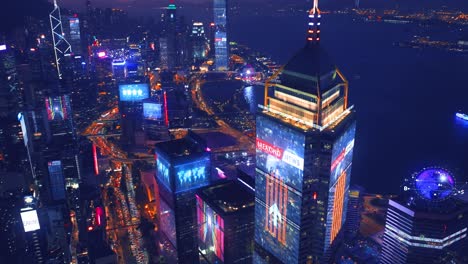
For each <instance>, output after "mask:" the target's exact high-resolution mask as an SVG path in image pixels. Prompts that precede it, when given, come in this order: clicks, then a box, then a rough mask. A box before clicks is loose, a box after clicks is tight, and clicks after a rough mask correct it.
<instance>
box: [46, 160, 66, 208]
mask: <svg viewBox="0 0 468 264" xmlns="http://www.w3.org/2000/svg"><path fill="white" fill-rule="evenodd" d="M48 169H49V181H50V191H51V193H52V199H53V200H55V201H57V200H63V199H65V179H64V176H63V171H62V162H61V161H60V160H56V161H51V162H49V163H48Z"/></svg>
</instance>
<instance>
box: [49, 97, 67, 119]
mask: <svg viewBox="0 0 468 264" xmlns="http://www.w3.org/2000/svg"><path fill="white" fill-rule="evenodd" d="M45 105H46V110H47V119H48V120H49V121H52V120H54V121H56V120H66V119H68V118H69V117H70V115H71V106H70V98H69V97H68V95H62V96H53V97H48V98H46V99H45Z"/></svg>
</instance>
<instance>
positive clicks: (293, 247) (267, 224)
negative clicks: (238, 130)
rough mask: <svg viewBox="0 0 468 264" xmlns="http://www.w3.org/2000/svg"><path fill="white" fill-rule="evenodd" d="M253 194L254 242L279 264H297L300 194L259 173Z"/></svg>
mask: <svg viewBox="0 0 468 264" xmlns="http://www.w3.org/2000/svg"><path fill="white" fill-rule="evenodd" d="M255 192H256V198H255V241H256V242H257V243H258V244H260V245H261V246H262V247H263V248H265V249H267V250H268V251H269V252H271V253H272V254H273V255H275V256H276V257H277V258H278V259H280V260H281V261H282V262H284V263H290V262H291V263H297V261H298V252H299V239H300V237H299V224H300V217H301V210H300V208H301V194H300V193H299V192H297V191H296V190H294V189H293V188H291V187H288V186H287V185H286V184H285V182H284V181H283V180H282V179H279V178H276V177H275V176H274V175H269V174H266V173H264V172H262V171H259V170H257V177H256V178H255Z"/></svg>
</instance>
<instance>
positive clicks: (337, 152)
mask: <svg viewBox="0 0 468 264" xmlns="http://www.w3.org/2000/svg"><path fill="white" fill-rule="evenodd" d="M355 133H356V123H353V124H352V125H351V126H350V127H349V128H348V129H347V130H346V131H345V133H344V134H343V135H342V136H341V137H339V138H338V139H337V140H336V141H335V143H334V144H333V149H332V159H331V168H330V172H331V176H330V177H331V178H330V187H331V186H333V185H334V184H335V182H336V180H337V179H338V176H340V175H341V173H342V172H343V171H344V170H346V169H347V168H348V167H350V166H351V164H352V162H353V150H354V134H355Z"/></svg>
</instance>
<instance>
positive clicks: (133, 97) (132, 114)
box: [119, 79, 150, 148]
mask: <svg viewBox="0 0 468 264" xmlns="http://www.w3.org/2000/svg"><path fill="white" fill-rule="evenodd" d="M149 96H150V91H149V85H148V84H147V83H145V82H144V80H142V79H135V80H133V81H130V80H127V81H126V82H124V83H121V84H119V111H120V113H121V114H122V136H121V138H120V139H121V141H122V145H123V147H124V148H129V147H132V146H134V144H135V132H136V131H141V130H142V125H143V123H142V122H143V100H145V99H148V98H149Z"/></svg>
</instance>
